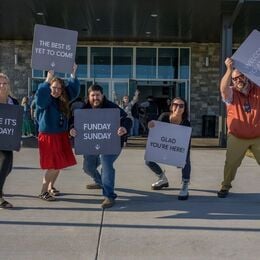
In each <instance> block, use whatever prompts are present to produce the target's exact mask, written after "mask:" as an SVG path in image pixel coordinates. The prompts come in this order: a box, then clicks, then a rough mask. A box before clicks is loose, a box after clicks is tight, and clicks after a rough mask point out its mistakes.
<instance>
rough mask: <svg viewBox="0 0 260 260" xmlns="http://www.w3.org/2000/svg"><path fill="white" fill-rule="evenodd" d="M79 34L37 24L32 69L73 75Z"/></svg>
mask: <svg viewBox="0 0 260 260" xmlns="http://www.w3.org/2000/svg"><path fill="white" fill-rule="evenodd" d="M77 38H78V32H77V31H71V30H66V29H62V28H57V27H50V26H46V25H40V24H36V25H35V27H34V37H33V46H32V68H33V69H37V70H47V71H48V70H54V71H55V72H62V73H71V71H72V67H73V64H74V62H75V54H76V47H77Z"/></svg>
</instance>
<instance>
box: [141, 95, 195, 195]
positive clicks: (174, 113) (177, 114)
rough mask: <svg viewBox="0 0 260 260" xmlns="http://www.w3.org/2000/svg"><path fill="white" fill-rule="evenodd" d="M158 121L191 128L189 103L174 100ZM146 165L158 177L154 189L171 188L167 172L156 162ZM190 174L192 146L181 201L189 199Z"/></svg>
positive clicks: (184, 169) (151, 123) (180, 99)
mask: <svg viewBox="0 0 260 260" xmlns="http://www.w3.org/2000/svg"><path fill="white" fill-rule="evenodd" d="M158 120H159V121H162V122H165V123H171V124H176V125H183V126H190V121H189V120H188V107H187V102H186V101H185V100H184V99H182V98H180V97H176V98H174V99H173V100H172V102H171V106H170V112H164V113H162V114H161V115H160V116H159V118H158ZM152 127H154V122H153V121H150V122H149V123H148V128H152ZM145 163H146V165H147V166H148V167H149V168H150V169H151V170H152V171H153V172H154V173H155V174H156V175H157V176H158V180H157V182H155V183H153V184H152V189H153V190H160V189H162V188H163V187H168V186H169V183H168V179H167V177H166V175H165V172H164V171H163V170H162V169H161V167H160V166H159V165H158V164H157V163H155V162H149V161H146V162H145ZM190 172H191V165H190V146H189V149H188V153H187V158H186V164H185V166H184V168H183V169H182V183H183V185H182V188H181V190H180V193H179V196H178V199H179V200H186V199H188V197H189V192H188V185H189V181H190Z"/></svg>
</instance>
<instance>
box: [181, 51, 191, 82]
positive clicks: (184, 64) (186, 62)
mask: <svg viewBox="0 0 260 260" xmlns="http://www.w3.org/2000/svg"><path fill="white" fill-rule="evenodd" d="M189 67H190V49H188V48H181V49H180V78H181V79H189V77H190V71H189Z"/></svg>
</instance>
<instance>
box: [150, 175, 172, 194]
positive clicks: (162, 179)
mask: <svg viewBox="0 0 260 260" xmlns="http://www.w3.org/2000/svg"><path fill="white" fill-rule="evenodd" d="M164 187H166V188H167V187H169V182H168V179H167V177H166V176H165V174H164V172H163V173H162V174H161V175H160V176H159V179H158V180H157V182H155V183H153V184H152V190H161V189H162V188H164Z"/></svg>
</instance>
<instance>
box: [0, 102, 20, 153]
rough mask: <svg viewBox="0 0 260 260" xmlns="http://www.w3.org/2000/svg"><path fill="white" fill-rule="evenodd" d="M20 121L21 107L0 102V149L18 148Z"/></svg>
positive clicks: (10, 149)
mask: <svg viewBox="0 0 260 260" xmlns="http://www.w3.org/2000/svg"><path fill="white" fill-rule="evenodd" d="M22 123H23V107H21V106H17V105H8V104H0V150H5V151H13V150H14V151H19V150H20V147H21V135H22Z"/></svg>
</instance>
